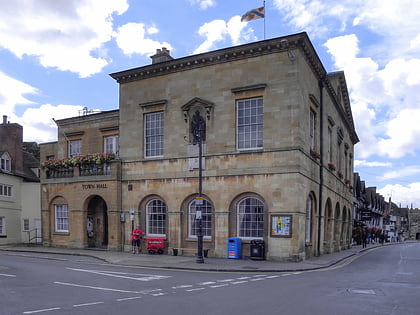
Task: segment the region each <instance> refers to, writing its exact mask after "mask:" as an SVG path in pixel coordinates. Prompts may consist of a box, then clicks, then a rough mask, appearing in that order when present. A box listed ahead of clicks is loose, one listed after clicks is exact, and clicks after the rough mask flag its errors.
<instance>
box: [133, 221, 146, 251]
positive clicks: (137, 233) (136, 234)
mask: <svg viewBox="0 0 420 315" xmlns="http://www.w3.org/2000/svg"><path fill="white" fill-rule="evenodd" d="M142 237H143V231H142V230H141V229H140V226H137V227H136V228H135V229H134V230H133V232H132V233H131V245H132V250H133V254H135V253H136V252H137V254H140V252H141V239H142Z"/></svg>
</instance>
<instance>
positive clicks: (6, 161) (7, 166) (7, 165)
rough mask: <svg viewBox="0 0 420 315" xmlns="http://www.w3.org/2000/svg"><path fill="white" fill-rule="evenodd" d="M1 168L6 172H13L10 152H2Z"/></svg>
mask: <svg viewBox="0 0 420 315" xmlns="http://www.w3.org/2000/svg"><path fill="white" fill-rule="evenodd" d="M0 170H1V171H3V172H6V173H11V172H12V158H11V157H10V154H9V153H8V152H0Z"/></svg>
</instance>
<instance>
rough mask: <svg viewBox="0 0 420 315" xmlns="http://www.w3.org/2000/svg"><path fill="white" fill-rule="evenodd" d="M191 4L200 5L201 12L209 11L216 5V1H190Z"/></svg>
mask: <svg viewBox="0 0 420 315" xmlns="http://www.w3.org/2000/svg"><path fill="white" fill-rule="evenodd" d="M190 3H191V4H192V5H195V4H198V5H199V6H200V9H201V10H207V9H208V8H210V7H213V6H215V5H216V1H214V0H190Z"/></svg>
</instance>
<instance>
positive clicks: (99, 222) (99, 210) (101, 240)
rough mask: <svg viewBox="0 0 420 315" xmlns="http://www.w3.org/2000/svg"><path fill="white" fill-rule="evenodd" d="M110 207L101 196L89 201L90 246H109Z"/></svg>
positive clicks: (88, 232)
mask: <svg viewBox="0 0 420 315" xmlns="http://www.w3.org/2000/svg"><path fill="white" fill-rule="evenodd" d="M107 210H108V208H107V205H106V203H105V200H103V199H102V198H101V197H99V196H94V197H92V199H91V200H90V201H89V204H88V213H87V219H86V233H87V239H88V247H96V248H107V246H108V212H107Z"/></svg>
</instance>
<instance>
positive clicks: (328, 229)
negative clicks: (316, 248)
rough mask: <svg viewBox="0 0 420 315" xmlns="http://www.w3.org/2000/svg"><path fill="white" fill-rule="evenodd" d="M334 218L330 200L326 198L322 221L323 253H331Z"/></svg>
mask: <svg viewBox="0 0 420 315" xmlns="http://www.w3.org/2000/svg"><path fill="white" fill-rule="evenodd" d="M333 231H334V218H333V212H332V203H331V199H330V198H328V199H327V202H326V203H325V220H324V253H331V252H332V248H333V235H332V233H333Z"/></svg>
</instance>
